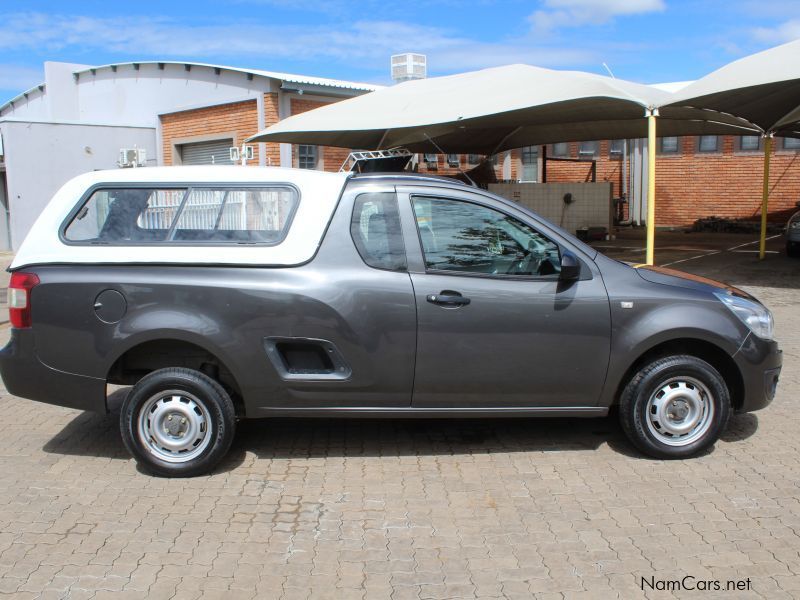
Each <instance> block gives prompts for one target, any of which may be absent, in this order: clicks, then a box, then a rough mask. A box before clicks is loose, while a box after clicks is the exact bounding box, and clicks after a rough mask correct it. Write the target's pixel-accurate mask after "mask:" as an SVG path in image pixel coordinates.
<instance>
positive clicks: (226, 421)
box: [120, 368, 236, 477]
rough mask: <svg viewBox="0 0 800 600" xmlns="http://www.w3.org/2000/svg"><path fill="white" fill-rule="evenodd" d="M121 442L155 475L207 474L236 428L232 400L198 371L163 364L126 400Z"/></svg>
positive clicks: (121, 416)
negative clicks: (171, 367) (169, 367)
mask: <svg viewBox="0 0 800 600" xmlns="http://www.w3.org/2000/svg"><path fill="white" fill-rule="evenodd" d="M120 429H121V430H122V441H123V442H125V446H126V447H127V448H128V450H129V451H130V453H131V454H133V456H134V457H135V458H136V460H137V462H138V463H139V464H140V465H142V466H143V467H144V468H145V469H147V470H148V471H150V472H151V473H153V474H156V475H162V476H165V477H193V476H195V475H202V474H205V473H208V472H209V471H210V470H211V469H213V468H214V466H215V465H216V464H217V463H218V462H219V461H220V460H221V459H222V457H223V456H225V454H226V453H227V452H228V449H229V448H230V446H231V442H232V441H233V436H234V433H235V431H236V413H235V410H234V407H233V402H232V401H231V399H230V396H228V394H227V392H226V391H225V390H224V389H223V388H222V386H221V385H220V384H219V383H217V382H216V381H214V380H213V379H211V378H210V377H207V376H206V375H204V374H203V373H200V372H199V371H193V370H191V369H178V368H173V369H160V370H158V371H153V372H152V373H150V374H148V375H146V376H145V377H143V378H142V379H141V380H139V382H138V383H137V384H136V385H135V386H134V387H133V389H132V390H131V391H130V393H129V394H128V397H127V398H125V401H124V402H123V404H122V412H121V413H120Z"/></svg>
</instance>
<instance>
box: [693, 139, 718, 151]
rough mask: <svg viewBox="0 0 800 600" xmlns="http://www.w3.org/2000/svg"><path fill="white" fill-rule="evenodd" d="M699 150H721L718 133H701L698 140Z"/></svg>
mask: <svg viewBox="0 0 800 600" xmlns="http://www.w3.org/2000/svg"><path fill="white" fill-rule="evenodd" d="M697 150H698V152H716V151H717V150H719V138H718V137H717V136H716V135H701V136H700V138H699V140H698V142H697Z"/></svg>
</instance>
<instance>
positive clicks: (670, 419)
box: [646, 377, 714, 446]
mask: <svg viewBox="0 0 800 600" xmlns="http://www.w3.org/2000/svg"><path fill="white" fill-rule="evenodd" d="M646 420H647V428H648V430H649V431H650V433H651V434H652V435H653V436H654V437H655V438H656V439H657V440H658V441H659V442H661V443H663V444H667V445H668V446H687V445H689V444H691V443H693V442H695V441H697V440H698V439H699V438H701V437H703V435H705V434H706V433H707V432H708V430H709V429H710V428H711V423H712V422H713V420H714V396H713V395H712V394H711V392H710V391H709V389H708V387H707V386H706V385H705V384H704V383H702V382H701V381H699V380H697V379H695V378H694V377H673V378H671V379H668V380H667V381H665V382H664V383H662V384H661V385H660V386H659V387H658V389H657V390H656V391H655V392H654V393H653V394H652V395H651V396H650V399H649V400H648V401H647V407H646Z"/></svg>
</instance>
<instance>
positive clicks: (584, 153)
mask: <svg viewBox="0 0 800 600" xmlns="http://www.w3.org/2000/svg"><path fill="white" fill-rule="evenodd" d="M599 145H600V143H599V142H581V145H580V147H579V148H578V157H580V158H594V157H595V156H597V150H598V147H599Z"/></svg>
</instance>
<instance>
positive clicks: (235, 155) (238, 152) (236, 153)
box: [229, 145, 255, 163]
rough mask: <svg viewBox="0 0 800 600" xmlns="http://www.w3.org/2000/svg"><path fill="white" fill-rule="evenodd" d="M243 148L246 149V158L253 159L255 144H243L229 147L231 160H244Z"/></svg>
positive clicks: (234, 161) (235, 161)
mask: <svg viewBox="0 0 800 600" xmlns="http://www.w3.org/2000/svg"><path fill="white" fill-rule="evenodd" d="M242 148H243V149H244V159H245V160H253V158H254V157H255V150H253V148H255V146H245V145H243V146H242V147H241V148H235V147H232V148H230V149H229V151H230V155H231V162H233V163H237V162H239V161H240V160H242Z"/></svg>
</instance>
